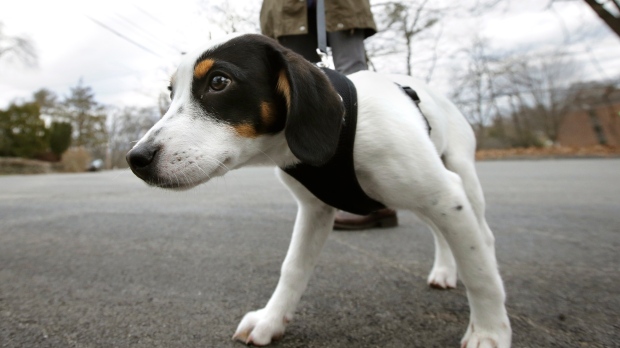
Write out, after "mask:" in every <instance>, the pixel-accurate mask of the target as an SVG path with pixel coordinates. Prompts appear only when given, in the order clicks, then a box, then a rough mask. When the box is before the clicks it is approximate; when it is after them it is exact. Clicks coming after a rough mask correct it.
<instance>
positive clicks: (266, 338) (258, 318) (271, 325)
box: [233, 309, 289, 346]
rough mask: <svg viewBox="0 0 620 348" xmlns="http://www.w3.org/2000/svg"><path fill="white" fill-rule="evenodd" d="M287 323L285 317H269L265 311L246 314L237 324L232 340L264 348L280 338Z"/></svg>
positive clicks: (287, 320)
mask: <svg viewBox="0 0 620 348" xmlns="http://www.w3.org/2000/svg"><path fill="white" fill-rule="evenodd" d="M288 322H289V319H287V318H286V317H282V316H274V315H271V314H270V313H268V312H267V311H266V310H265V309H260V310H257V311H254V312H248V313H247V314H246V315H245V316H244V317H243V319H242V320H241V322H240V323H239V326H238V327H237V331H235V334H234V335H233V340H237V341H241V342H244V343H245V344H247V345H250V344H251V345H255V346H266V345H268V344H269V343H271V342H272V341H277V340H279V339H280V338H282V336H283V335H284V329H285V327H286V324H287V323H288Z"/></svg>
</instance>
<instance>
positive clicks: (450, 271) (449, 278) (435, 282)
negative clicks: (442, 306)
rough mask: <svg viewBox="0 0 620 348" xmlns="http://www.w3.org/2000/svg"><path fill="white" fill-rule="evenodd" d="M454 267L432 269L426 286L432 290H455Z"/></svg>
mask: <svg viewBox="0 0 620 348" xmlns="http://www.w3.org/2000/svg"><path fill="white" fill-rule="evenodd" d="M456 278H457V277H456V267H433V270H432V271H431V273H430V274H429V275H428V285H429V286H430V287H431V288H434V289H456Z"/></svg>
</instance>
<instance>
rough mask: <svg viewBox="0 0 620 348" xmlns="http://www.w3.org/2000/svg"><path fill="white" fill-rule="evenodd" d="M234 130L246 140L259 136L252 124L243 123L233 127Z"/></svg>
mask: <svg viewBox="0 0 620 348" xmlns="http://www.w3.org/2000/svg"><path fill="white" fill-rule="evenodd" d="M233 128H235V131H236V132H237V134H239V135H240V136H242V137H244V138H256V137H257V136H258V133H257V132H256V128H254V126H252V125H251V124H247V123H242V124H238V125H235V126H233Z"/></svg>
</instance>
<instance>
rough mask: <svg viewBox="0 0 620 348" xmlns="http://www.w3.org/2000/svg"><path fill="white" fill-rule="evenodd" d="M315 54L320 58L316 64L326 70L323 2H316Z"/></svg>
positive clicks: (321, 0) (320, 0) (325, 34)
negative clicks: (316, 44)
mask: <svg viewBox="0 0 620 348" xmlns="http://www.w3.org/2000/svg"><path fill="white" fill-rule="evenodd" d="M316 37H317V41H318V46H319V47H318V48H317V49H316V53H317V54H318V55H319V57H320V58H321V61H320V62H318V63H317V66H318V67H320V68H327V28H326V26H325V0H316Z"/></svg>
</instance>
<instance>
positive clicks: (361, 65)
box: [328, 30, 398, 230]
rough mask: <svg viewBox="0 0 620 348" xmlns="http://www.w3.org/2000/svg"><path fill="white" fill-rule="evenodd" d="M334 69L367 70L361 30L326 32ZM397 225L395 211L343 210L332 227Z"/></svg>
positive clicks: (355, 227)
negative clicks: (355, 212)
mask: <svg viewBox="0 0 620 348" xmlns="http://www.w3.org/2000/svg"><path fill="white" fill-rule="evenodd" d="M328 36H329V43H330V46H331V48H332V57H333V59H334V65H335V67H336V70H337V71H338V72H340V73H342V74H345V75H348V74H353V73H355V72H358V71H361V70H368V64H367V63H366V50H365V48H364V33H363V32H362V31H361V30H343V31H336V32H332V33H328ZM397 225H398V218H397V216H396V211H395V210H393V209H388V208H386V209H381V210H379V211H377V212H374V213H372V214H369V215H356V214H351V213H347V212H344V211H340V210H339V211H338V212H337V213H336V219H335V221H334V228H335V229H337V230H365V229H369V228H376V227H394V226H397Z"/></svg>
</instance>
